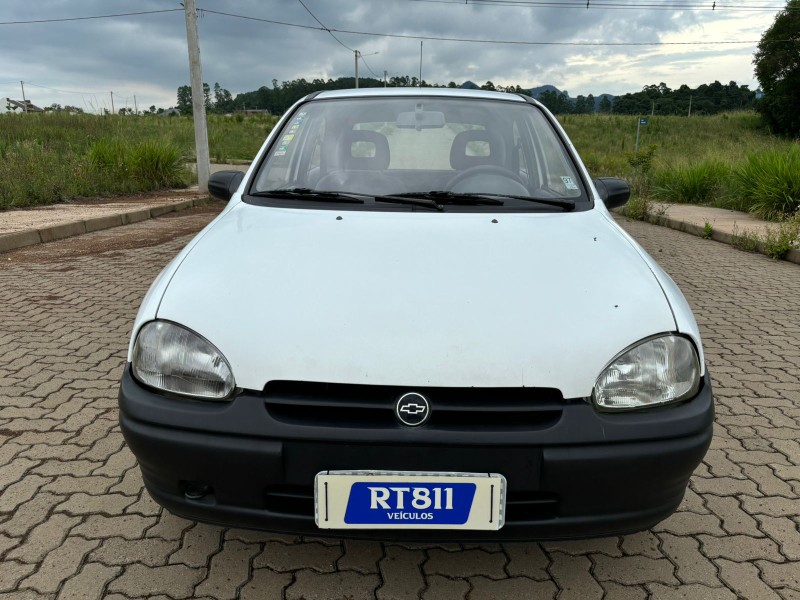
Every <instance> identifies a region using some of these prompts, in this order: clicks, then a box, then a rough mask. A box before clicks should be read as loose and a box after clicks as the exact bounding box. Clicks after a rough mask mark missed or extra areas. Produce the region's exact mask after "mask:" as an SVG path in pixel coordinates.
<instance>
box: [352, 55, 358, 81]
mask: <svg viewBox="0 0 800 600" xmlns="http://www.w3.org/2000/svg"><path fill="white" fill-rule="evenodd" d="M353 55H354V56H355V57H356V87H358V50H353Z"/></svg>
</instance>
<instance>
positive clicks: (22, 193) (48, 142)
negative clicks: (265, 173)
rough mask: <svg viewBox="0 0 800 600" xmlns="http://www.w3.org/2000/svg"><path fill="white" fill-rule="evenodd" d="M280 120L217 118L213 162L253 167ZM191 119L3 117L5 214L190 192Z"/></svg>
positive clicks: (0, 189)
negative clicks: (81, 201)
mask: <svg viewBox="0 0 800 600" xmlns="http://www.w3.org/2000/svg"><path fill="white" fill-rule="evenodd" d="M276 121H277V118H275V117H247V118H237V117H223V116H217V115H210V117H209V120H208V137H209V147H210V152H211V159H212V161H215V162H225V161H227V160H232V159H251V158H252V157H253V155H254V154H255V153H256V151H257V150H258V148H259V147H260V146H261V143H262V142H263V141H264V138H265V137H266V135H267V134H268V133H269V132H270V131H271V129H272V127H273V126H274V124H275V122H276ZM193 160H194V128H193V124H192V120H191V119H190V118H188V117H158V116H138V117H136V116H105V117H98V116H95V115H69V114H65V113H49V114H28V115H18V114H6V115H0V209H3V208H10V207H20V206H33V205H38V204H52V203H54V202H62V201H68V200H70V199H72V198H77V197H86V196H105V195H118V194H126V193H131V192H140V191H150V190H156V189H163V188H176V187H185V186H187V185H188V184H189V183H190V182H191V180H192V175H191V173H190V172H189V171H187V169H186V166H185V165H186V163H187V162H191V161H193Z"/></svg>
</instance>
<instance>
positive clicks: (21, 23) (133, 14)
mask: <svg viewBox="0 0 800 600" xmlns="http://www.w3.org/2000/svg"><path fill="white" fill-rule="evenodd" d="M171 12H183V9H182V8H168V9H164V10H143V11H140V12H129V13H115V14H111V15H92V16H89V17H65V18H61V19H36V20H33V21H0V25H29V24H31V23H64V22H66V21H88V20H89V19H112V18H114V17H134V16H137V15H155V14H159V13H171Z"/></svg>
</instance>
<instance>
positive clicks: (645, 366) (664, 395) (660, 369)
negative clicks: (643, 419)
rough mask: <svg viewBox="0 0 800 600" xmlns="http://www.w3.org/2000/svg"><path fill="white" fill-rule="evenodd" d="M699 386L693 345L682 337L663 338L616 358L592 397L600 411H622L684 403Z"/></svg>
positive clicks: (595, 386) (600, 379)
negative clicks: (682, 401)
mask: <svg viewBox="0 0 800 600" xmlns="http://www.w3.org/2000/svg"><path fill="white" fill-rule="evenodd" d="M699 387H700V362H699V360H698V358H697V352H695V349H694V346H693V345H692V343H691V342H690V341H689V340H688V339H686V338H684V337H680V336H677V335H665V336H661V337H657V338H652V339H649V340H645V341H644V342H641V343H640V344H638V345H637V346H634V347H633V348H631V349H629V350H626V351H625V352H623V353H622V354H620V355H619V356H618V357H617V358H615V359H614V360H613V361H612V362H611V364H610V365H608V366H607V367H606V368H605V370H604V371H603V372H602V373H601V374H600V377H598V378H597V383H595V384H594V392H593V393H592V397H593V399H594V402H595V404H596V405H597V407H598V408H600V409H601V410H625V409H631V408H644V407H648V406H659V405H662V404H668V403H670V402H679V401H681V400H686V399H688V398H691V397H692V396H694V395H695V394H697V390H698V389H699Z"/></svg>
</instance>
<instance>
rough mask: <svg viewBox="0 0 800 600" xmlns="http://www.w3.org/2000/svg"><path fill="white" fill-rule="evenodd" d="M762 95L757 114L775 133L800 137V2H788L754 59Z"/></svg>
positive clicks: (761, 42) (764, 38) (765, 33)
mask: <svg viewBox="0 0 800 600" xmlns="http://www.w3.org/2000/svg"><path fill="white" fill-rule="evenodd" d="M753 64H754V65H755V71H756V78H757V79H758V82H759V83H760V84H761V89H762V90H763V91H764V97H763V98H762V99H761V100H760V101H759V103H758V109H759V111H760V112H761V113H762V114H763V115H764V118H765V119H766V121H767V123H769V125H770V126H771V127H772V129H773V131H775V132H776V133H782V134H786V135H793V136H796V135H798V134H800V0H789V1H788V2H787V3H786V8H785V9H784V10H783V11H781V12H780V13H778V15H777V16H776V17H775V22H774V23H773V24H772V26H771V27H770V28H769V29H767V30H766V31H765V32H764V35H763V36H762V37H761V41H760V42H759V44H758V50H757V51H756V53H755V56H754V58H753Z"/></svg>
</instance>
